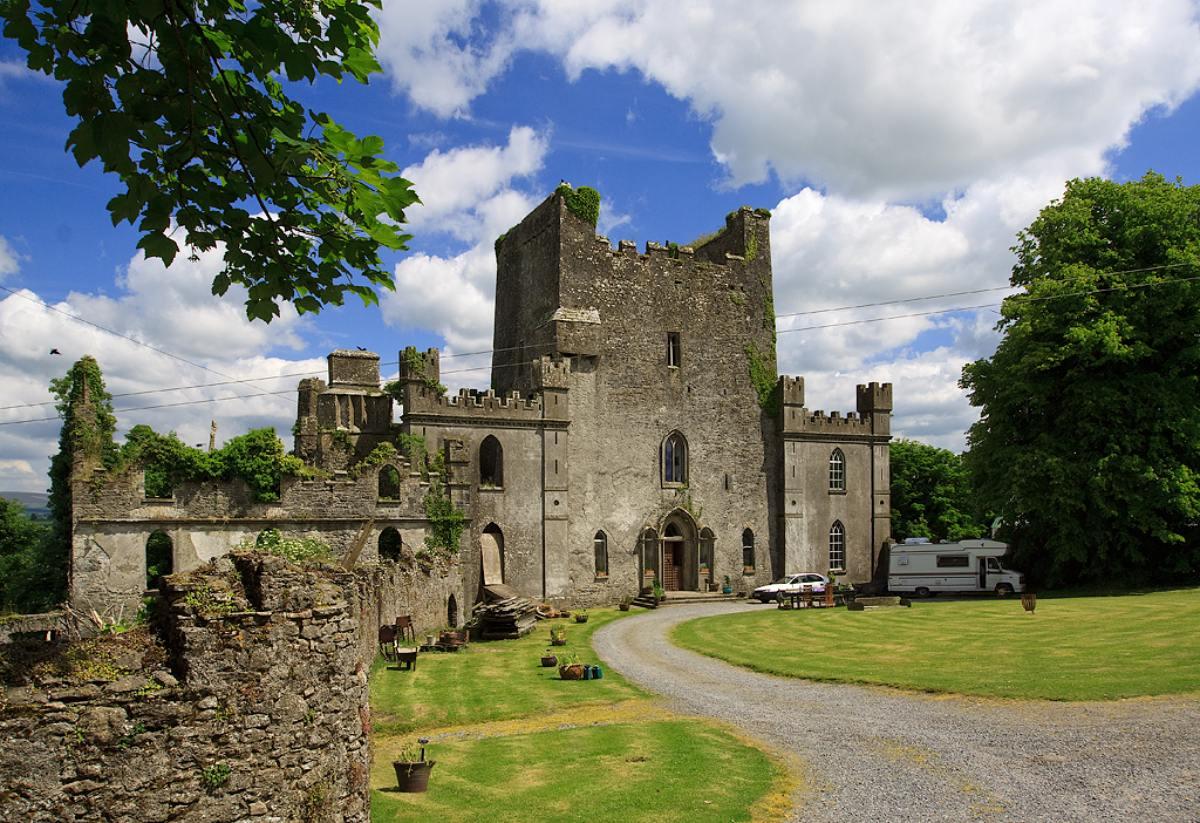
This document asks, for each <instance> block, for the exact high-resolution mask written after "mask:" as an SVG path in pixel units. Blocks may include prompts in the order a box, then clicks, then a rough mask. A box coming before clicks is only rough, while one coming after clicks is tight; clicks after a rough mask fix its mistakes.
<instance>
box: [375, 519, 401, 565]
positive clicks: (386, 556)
mask: <svg viewBox="0 0 1200 823" xmlns="http://www.w3.org/2000/svg"><path fill="white" fill-rule="evenodd" d="M403 548H404V541H403V539H401V537H400V532H399V531H398V530H396V529H394V528H392V527H391V526H388V527H387V528H386V529H384V530H383V531H382V532H380V533H379V559H380V560H390V561H392V562H393V563H396V562H398V561H399V560H400V552H401V551H402V550H403Z"/></svg>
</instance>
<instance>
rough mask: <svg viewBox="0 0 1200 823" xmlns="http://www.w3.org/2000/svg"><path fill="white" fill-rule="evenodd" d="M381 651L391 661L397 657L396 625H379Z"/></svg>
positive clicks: (384, 657)
mask: <svg viewBox="0 0 1200 823" xmlns="http://www.w3.org/2000/svg"><path fill="white" fill-rule="evenodd" d="M379 653H380V654H382V655H383V659H384V660H387V661H389V662H392V661H395V659H396V627H395V626H380V627H379Z"/></svg>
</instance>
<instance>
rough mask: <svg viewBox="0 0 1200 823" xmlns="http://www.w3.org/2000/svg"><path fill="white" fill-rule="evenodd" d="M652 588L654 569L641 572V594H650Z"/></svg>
mask: <svg viewBox="0 0 1200 823" xmlns="http://www.w3.org/2000/svg"><path fill="white" fill-rule="evenodd" d="M653 590H654V569H646V570H645V571H644V572H642V594H650V592H652V591H653Z"/></svg>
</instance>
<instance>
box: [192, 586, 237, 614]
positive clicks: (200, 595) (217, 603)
mask: <svg viewBox="0 0 1200 823" xmlns="http://www.w3.org/2000/svg"><path fill="white" fill-rule="evenodd" d="M183 605H185V606H187V607H188V608H189V609H191V610H193V611H194V612H196V613H197V614H199V615H201V616H203V617H221V616H224V615H227V614H233V613H234V612H236V611H237V610H238V605H237V603H235V602H234V600H233V596H232V594H230V593H229V592H223V591H217V590H215V589H213V588H212V587H211V586H198V587H197V588H194V589H192V590H191V591H189V592H188V593H187V594H185V595H184V596H183Z"/></svg>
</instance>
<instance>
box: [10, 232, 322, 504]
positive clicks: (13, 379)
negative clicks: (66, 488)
mask: <svg viewBox="0 0 1200 823" xmlns="http://www.w3.org/2000/svg"><path fill="white" fill-rule="evenodd" d="M219 266H220V259H219V256H218V255H217V253H216V252H209V253H206V254H202V255H201V256H200V259H199V260H198V261H188V260H186V259H185V258H182V257H181V258H179V259H178V260H177V261H176V263H175V264H174V265H172V266H170V267H169V268H167V267H164V266H163V265H162V264H161V262H159V261H147V260H145V258H144V257H143V256H142V255H141V254H138V255H137V256H136V257H134V258H133V259H132V260H131V261H130V263H129V265H128V267H127V268H126V269H125V270H124V272H123V273H122V274H121V275H120V276H119V277H118V279H117V282H116V286H117V289H118V291H117V295H116V296H113V297H109V296H103V295H99V294H80V293H72V294H70V295H68V297H67V298H66V299H64V300H63V301H61V302H59V303H55V304H52V305H53V306H54V308H55V309H57V310H58V311H57V312H56V311H52V310H50V309H47V308H46V307H44V306H42V305H39V303H38V302H37V301H38V297H37V295H36V294H35V293H34V292H33V291H30V290H21V291H20V292H18V293H17V294H13V295H9V296H7V297H6V298H5V299H3V300H0V328H3V329H4V334H2V335H0V385H3V386H4V388H5V392H4V401H3V402H2V403H0V406H4V407H10V408H3V409H0V424H4V423H9V422H10V421H26V420H39V419H41V418H52V419H50V420H42V422H30V423H19V424H10V425H0V455H3V459H4V460H7V461H16V463H14V464H13V465H17V464H28V465H29V466H30V467H31V471H30V472H28V473H26V472H24V471H21V472H17V473H14V471H13V470H12V468H11V466H10V467H9V470H8V471H6V472H0V479H3V480H4V481H5V484H6V486H8V487H10V488H14V489H20V490H27V491H38V490H42V489H44V488H46V484H47V480H46V470H47V468H48V463H49V457H50V455H52V454H53V453H54V452H55V451H57V440H58V428H59V425H58V420H57V419H56V418H54V414H55V412H54V407H53V405H52V404H51V403H49V401H50V400H51V396H50V392H49V390H48V386H49V382H50V380H51V379H52V378H55V377H60V376H62V374H63V373H64V372H65V371H66V370H67V368H68V367H69V366H70V365H71V363H73V362H74V361H75V360H77V359H78V358H80V357H82V356H83V355H85V354H90V355H92V356H94V357H95V358H96V359H97V360H98V361H99V363H100V367H101V369H102V371H103V373H104V377H105V382H106V385H107V388H108V390H109V391H110V392H112V393H113V394H114V395H116V397H115V398H114V406H115V407H116V409H117V410H118V415H117V416H118V425H119V427H120V432H124V431H127V430H128V429H129V428H130V427H131V426H133V425H135V424H137V423H147V424H149V425H151V426H153V427H154V428H155V429H157V430H159V431H171V430H174V431H176V432H178V433H179V435H180V437H182V438H183V439H184V441H185V442H187V443H192V444H196V443H201V444H204V445H207V443H208V429H209V421H210V420H214V419H215V420H216V421H217V424H218V429H219V431H218V441H219V442H224V441H225V440H226V439H228V438H229V437H231V436H233V435H237V434H241V433H243V432H245V431H247V430H249V429H251V428H257V427H261V426H274V427H275V428H276V429H277V430H278V431H279V432H280V433H281V435H283V437H284V440H285V442H289V438H288V435H287V433H288V431H289V429H290V426H291V423H292V421H293V420H294V419H295V402H296V400H295V387H296V384H297V382H298V381H299V380H300V375H310V374H312V375H318V376H320V375H323V374H324V373H325V363H324V360H323V359H312V358H304V359H290V358H287V357H278V356H270V354H269V353H270V352H271V351H272V350H273V349H275V348H276V347H280V346H282V347H283V348H284V349H285V350H286V349H287V348H295V347H297V346H299V345H300V344H301V342H302V340H301V335H302V334H303V333H304V332H305V331H306V330H307V328H308V324H307V322H306V321H302V320H301V319H299V318H297V317H296V315H295V314H294V312H291V313H289V312H285V313H284V316H283V317H281V318H279V319H277V320H276V321H275V322H274V323H272V324H271V325H270V326H269V327H268V326H265V325H264V324H262V323H251V322H250V321H248V320H246V319H245V316H244V315H243V313H242V310H241V301H242V299H243V296H242V295H240V294H238V293H237V290H235V289H231V290H230V293H229V294H228V295H227V296H226V297H224V298H217V297H214V296H213V295H212V294H211V293H210V283H211V281H212V276H213V274H214V273H215V271H216V269H217V268H219ZM60 312H61V313H60ZM63 313H66V314H69V315H74V316H79V317H83V318H86V319H87V320H89V321H91V322H93V323H97V324H99V325H102V326H105V327H107V328H110V329H112V330H113V331H116V332H118V333H120V334H123V335H126V336H128V337H130V338H133V339H134V340H137V341H140V342H142V343H145V344H147V345H148V346H153V347H155V348H157V349H161V350H163V351H166V352H171V353H173V354H176V355H179V356H180V357H183V358H186V359H187V360H190V361H192V362H194V363H197V364H200V365H198V366H191V365H188V364H186V363H183V362H181V361H180V360H177V359H173V358H171V357H168V356H166V355H164V354H160V353H157V352H155V351H152V350H151V349H150V348H147V347H146V346H142V345H138V344H137V343H135V342H133V341H132V340H126V339H122V338H121V337H118V336H115V335H113V334H109V333H107V332H104V331H101V330H100V329H98V328H95V327H93V326H89V325H86V324H83V323H80V322H78V321H76V320H72V319H71V318H70V317H68V316H64V314H63ZM281 321H282V322H281ZM52 349H57V350H58V351H59V352H61V356H60V355H53V354H51V353H50V352H51V350H52ZM200 366H205V367H207V368H208V369H209V370H205V369H204V368H201V367H200ZM280 375H287V376H286V377H278V376H280ZM246 377H255V378H262V379H258V380H256V381H255V382H253V383H232V384H227V385H210V386H208V387H202V388H186V389H185V388H183V387H187V386H202V385H203V384H213V383H228V381H229V380H230V379H231V378H232V379H240V378H246ZM163 388H170V389H173V390H172V391H167V392H154V393H144V392H148V391H149V390H154V389H163ZM213 399H215V400H217V402H212V403H202V402H194V401H204V400H213ZM24 404H28V405H24ZM156 406H163V408H149V407H156ZM11 407H16V408H11ZM122 410H125V411H122Z"/></svg>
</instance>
